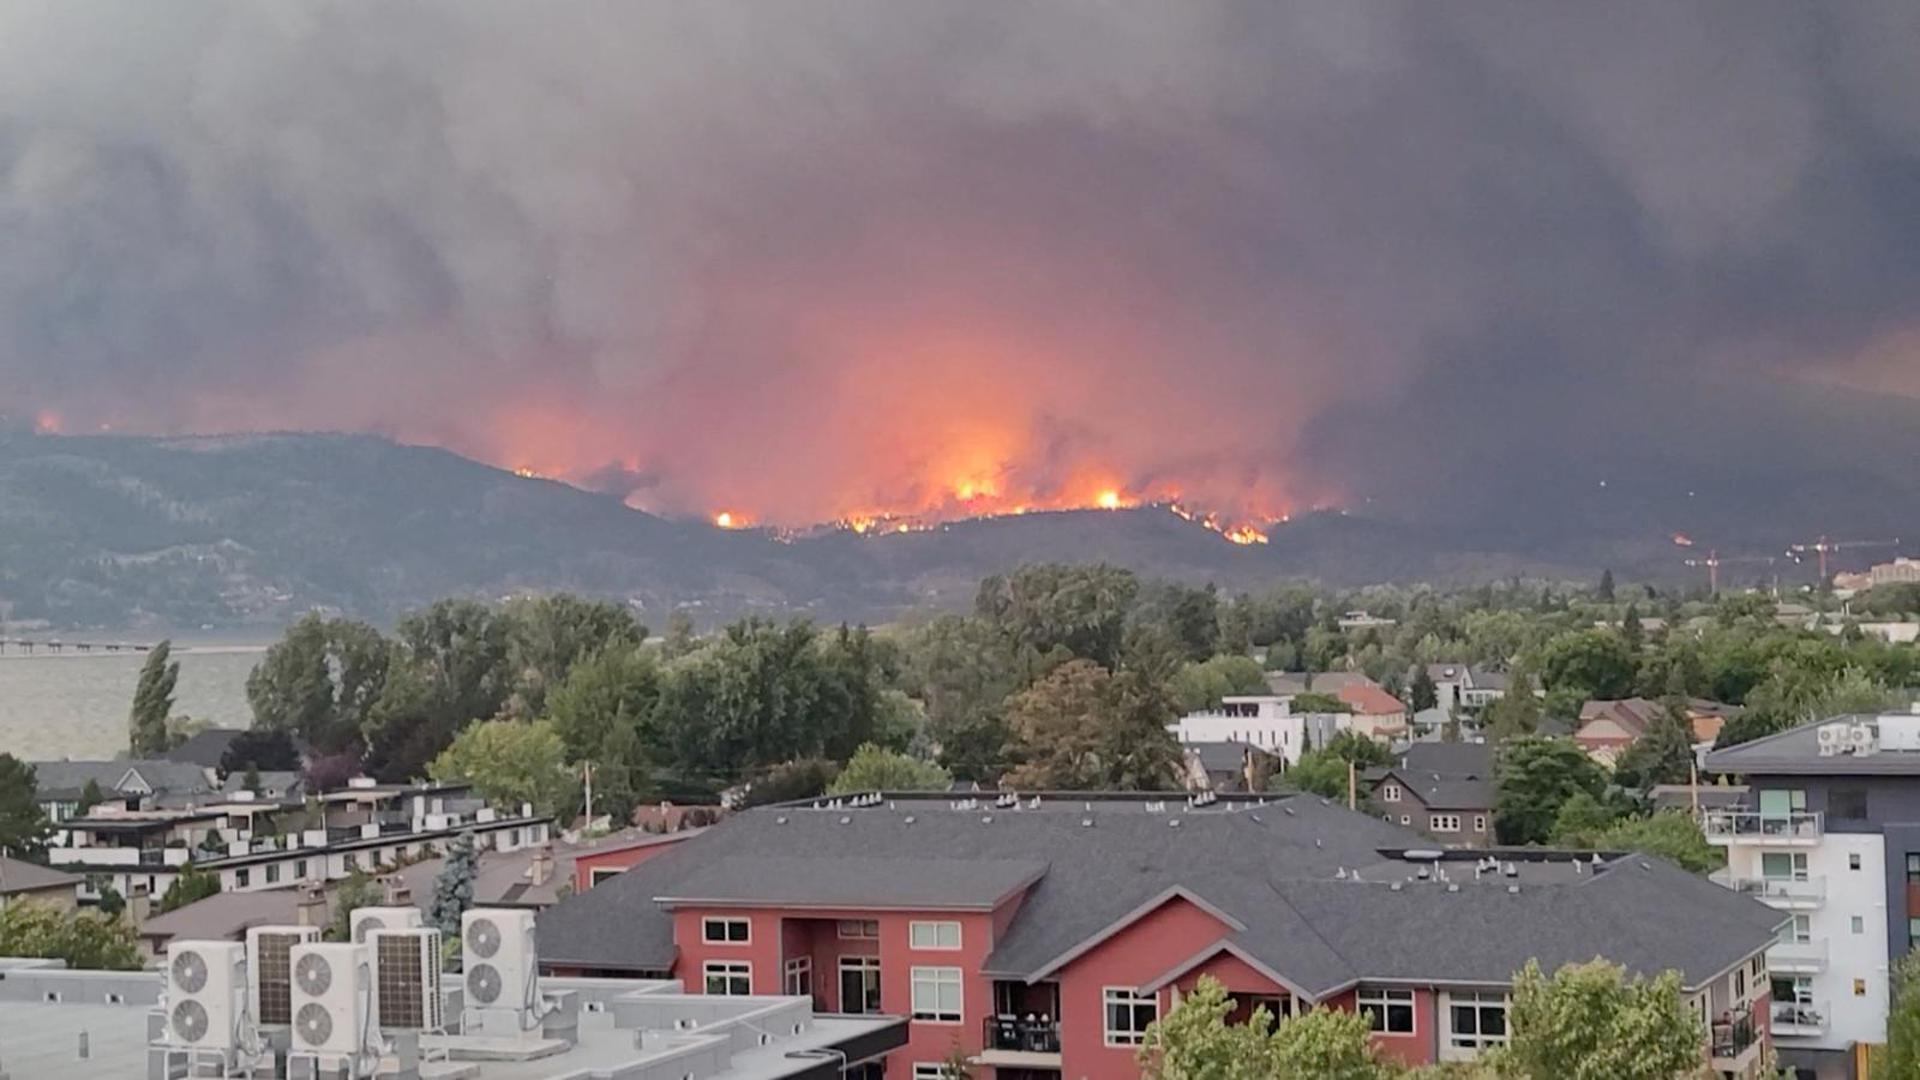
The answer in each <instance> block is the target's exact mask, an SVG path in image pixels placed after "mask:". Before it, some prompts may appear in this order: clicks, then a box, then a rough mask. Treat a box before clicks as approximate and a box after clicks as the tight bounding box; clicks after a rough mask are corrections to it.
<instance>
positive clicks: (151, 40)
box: [0, 0, 1920, 527]
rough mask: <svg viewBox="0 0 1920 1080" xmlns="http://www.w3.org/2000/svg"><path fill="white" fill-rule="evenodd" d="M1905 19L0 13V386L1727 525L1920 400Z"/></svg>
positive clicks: (1573, 7)
mask: <svg viewBox="0 0 1920 1080" xmlns="http://www.w3.org/2000/svg"><path fill="white" fill-rule="evenodd" d="M1917 46H1920V5H1916V4H1913V3H1911V2H1884V3H1882V2H1864V0H1863V2H1850V3H1846V4H1834V5H1809V4H1804V3H1755V2H1750V0H1742V2H1737V3H1687V4H1674V3H1669V2H1649V3H1614V4H1604V5H1601V4H1574V3H1542V2H1527V3H1512V4H1500V3H1489V2H1482V3H1455V4H1444V5H1442V4H1420V3H1411V2H1408V3H1399V4H1375V3H1363V2H1327V3H1288V4H1277V3H1273V2H1271V0H1261V2H1254V3H1210V2H1202V0H1182V2H1181V3H1177V4H1174V3H1165V2H1162V0H1141V2H1138V3H1123V2H1105V3H1093V2H1068V0H1051V2H1046V3H1032V4H1018V5H1016V4H988V3H974V2H962V0H948V2H944V3H929V2H915V0H876V2H872V3H852V2H835V0H809V2H805V3H798V2H783V0H758V2H755V3H736V2H727V0H701V2H699V3H691V4H689V3H678V4H675V3H638V2H578V0H550V2H547V3H542V4H528V3H519V2H515V3H489V2H475V0H460V2H440V3H430V2H416V3H408V4H386V5H369V4H347V3H310V4H300V5H292V4H271V5H269V4H257V3H202V2H194V0H177V2H173V3H167V4H154V3H151V2H146V0H126V2H114V0H95V2H90V3H85V4H73V3H59V2H52V0H41V2H33V0H0V410H4V411H6V412H7V413H9V414H10V415H11V416H12V417H13V418H14V421H15V422H16V423H31V422H33V421H34V419H35V418H38V419H39V420H40V421H42V422H44V423H46V424H47V425H49V426H58V427H59V428H60V429H61V430H65V431H92V430H97V429H99V428H100V427H101V426H102V425H110V426H111V428H112V429H113V430H115V431H155V432H172V431H218V430H247V429H278V428H314V429H318V428H327V429H333V428H338V429H352V430H370V431H378V432H384V433H388V434H392V435H395V436H397V437H400V438H403V439H407V440H410V441H420V442H433V443H441V444H445V445H448V446H451V447H453V448H455V449H458V450H461V451H463V452H467V453H471V454H474V455H476V456H480V457H483V458H486V459H488V460H491V461H494V462H496V463H499V464H502V465H506V466H509V467H511V466H526V467H529V468H534V469H538V470H541V471H544V472H549V473H564V474H566V475H569V476H573V477H576V478H588V479H589V480H590V482H593V483H596V484H601V485H604V486H610V487H614V488H617V489H618V490H620V491H623V492H626V491H631V492H632V495H631V497H630V501H632V502H634V503H635V504H636V505H641V506H645V507H648V508H653V509H660V510H666V511H673V512H699V513H711V512H713V511H715V510H717V509H722V508H738V509H739V510H741V511H742V512H743V513H748V514H752V515H755V516H757V517H759V518H761V519H771V520H782V521H790V522H799V521H808V520H817V519H820V518H825V517H831V516H834V515H836V514H841V513H848V512H864V511H871V510H883V509H903V510H911V509H922V508H927V507H934V506H946V507H948V508H952V507H953V506H955V505H956V504H957V503H958V501H959V500H960V499H961V497H962V495H963V494H964V492H962V491H961V490H960V489H961V488H962V487H963V486H978V487H979V488H980V489H981V490H983V491H992V492H996V493H997V494H996V495H994V496H992V497H991V498H989V499H987V502H988V503H990V504H991V505H994V506H1006V505H1012V504H1015V503H1021V504H1024V503H1029V502H1031V503H1033V504H1036V505H1038V504H1044V503H1047V502H1049V501H1068V502H1073V501H1079V502H1084V501H1086V500H1087V499H1088V497H1089V493H1091V492H1094V491H1098V490H1105V489H1107V488H1109V487H1111V488H1116V489H1120V490H1124V491H1126V492H1128V493H1130V494H1138V495H1142V496H1152V495H1165V494H1168V493H1171V492H1176V491H1177V492H1179V493H1181V494H1182V495H1183V496H1184V497H1186V498H1188V499H1189V500H1192V501H1196V502H1199V503H1202V504H1204V505H1209V506H1216V507H1220V508H1222V509H1226V510H1230V511H1236V512H1277V511H1279V510H1282V509H1294V508H1298V507H1302V506H1306V505H1312V504H1314V503H1317V502H1328V503H1339V504H1341V505H1351V506H1364V505H1369V504H1368V503H1367V502H1366V500H1368V499H1374V500H1376V502H1375V503H1374V504H1372V505H1380V506H1388V507H1395V508H1401V509H1406V510H1408V511H1410V512H1412V511H1419V512H1436V511H1439V510H1445V509H1451V510H1454V511H1458V512H1461V513H1474V514H1479V513H1485V512H1494V513H1497V514H1506V515H1520V516H1525V513H1526V510H1527V508H1528V507H1529V506H1533V505H1538V504H1539V503H1540V500H1543V499H1544V500H1548V501H1549V502H1551V501H1552V500H1553V499H1556V498H1562V497H1564V496H1565V493H1566V492H1569V491H1573V490H1580V491H1587V490H1589V489H1593V490H1597V489H1598V480H1599V479H1609V480H1610V484H1611V486H1610V487H1609V489H1608V490H1610V491H1614V492H1619V491H1622V490H1625V491H1628V492H1632V491H1635V490H1636V489H1642V490H1644V492H1645V498H1646V500H1648V502H1647V505H1649V506H1651V505H1653V504H1654V502H1655V501H1657V502H1658V509H1657V510H1646V513H1647V514H1648V515H1649V519H1650V520H1651V519H1653V518H1660V519H1661V520H1665V518H1664V517H1662V515H1666V516H1670V517H1672V518H1673V519H1674V520H1675V521H1676V522H1679V524H1677V525H1676V526H1675V527H1683V526H1685V525H1686V522H1684V521H1681V519H1682V518H1683V517H1684V516H1685V514H1686V508H1687V505H1688V504H1687V503H1686V502H1684V501H1678V500H1683V499H1685V498H1687V496H1685V495H1684V494H1683V493H1682V491H1681V489H1682V488H1686V487H1689V486H1693V487H1698V486H1716V487H1717V490H1720V491H1721V492H1723V493H1729V495H1728V497H1729V499H1730V500H1731V505H1734V506H1739V505H1748V504H1750V502H1751V500H1752V498H1754V497H1755V495H1756V494H1757V493H1764V492H1767V491H1769V490H1772V489H1774V487H1775V485H1780V484H1788V485H1802V484H1808V485H1813V486H1814V487H1818V486H1820V484H1821V482H1822V481H1821V480H1820V477H1822V476H1826V477H1829V478H1831V477H1832V475H1833V474H1832V471H1831V470H1832V469H1834V468H1837V467H1839V465H1838V464H1836V463H1834V462H1832V461H1829V460H1828V458H1830V457H1832V456H1833V455H1835V454H1838V453H1842V451H1844V457H1845V458H1846V459H1847V460H1848V461H1854V460H1856V459H1858V458H1860V457H1862V456H1864V457H1873V456H1875V451H1876V450H1879V451H1881V452H1882V453H1891V454H1893V455H1894V456H1896V457H1897V456H1898V455H1899V454H1902V453H1904V452H1905V451H1906V450H1907V449H1908V448H1911V447H1913V446H1914V441H1913V440H1912V439H1911V438H1908V439H1907V440H1906V441H1905V442H1875V441H1874V439H1873V438H1872V437H1869V435H1863V433H1861V432H1859V431H1853V432H1850V433H1849V437H1851V438H1854V439H1855V440H1864V441H1856V442H1846V441H1845V440H1840V442H1841V443H1844V446H1839V449H1836V446H1838V445H1839V444H1837V443H1836V440H1835V439H1834V438H1833V437H1831V433H1830V432H1825V431H1822V430H1821V429H1820V428H1819V427H1818V426H1817V425H1816V423H1815V422H1814V421H1811V420H1808V419H1807V416H1808V415H1809V414H1808V413H1806V412H1805V410H1806V409H1826V410H1831V411H1830V412H1823V413H1819V414H1818V415H1819V416H1821V417H1832V416H1842V417H1847V416H1853V415H1855V414H1854V413H1853V412H1852V411H1850V410H1852V409H1854V408H1855V407H1856V404H1855V403H1854V402H1853V401H1852V400H1851V399H1850V398H1849V397H1848V396H1846V395H1842V394H1839V393H1838V391H1836V390H1835V389H1833V388H1835V387H1844V388H1848V390H1849V391H1854V392H1861V393H1863V394H1865V395H1882V396H1904V399H1911V398H1912V397H1913V396H1916V395H1920V303H1917V302H1916V301H1917V300H1920V65H1916V64H1915V63H1914V62H1913V56H1914V54H1915V50H1916V47H1917ZM1703 406H1704V408H1703ZM1703 412H1705V413H1711V414H1714V415H1715V416H1716V418H1717V419H1718V421H1719V422H1720V423H1724V422H1725V418H1726V416H1727V415H1728V414H1729V413H1732V414H1734V415H1740V416H1746V417H1759V418H1760V420H1758V421H1756V422H1755V423H1754V424H1751V425H1747V426H1748V427H1757V428H1759V429H1761V430H1760V432H1759V433H1756V432H1754V431H1751V430H1749V431H1745V432H1742V433H1737V434H1729V435H1726V436H1724V437H1723V436H1721V435H1719V434H1717V433H1716V434H1715V436H1714V437H1713V438H1711V439H1703V438H1702V433H1701V432H1700V431H1699V430H1697V429H1695V428H1693V427H1692V426H1691V425H1693V424H1696V423H1698V422H1699V419H1700V416H1701V414H1702V413H1703ZM1914 415H1915V414H1914V413H1913V412H1912V411H1904V412H1903V411H1897V410H1896V411H1894V412H1891V413H1888V414H1887V417H1888V419H1887V420H1886V423H1887V424H1888V425H1889V426H1890V427H1893V428H1899V427H1900V426H1901V424H1902V422H1903V421H1910V420H1911V418H1912V417H1913V416H1914ZM1716 426H1717V424H1716ZM1728 426H1729V427H1740V426H1742V425H1739V424H1731V425H1728ZM1850 426H1854V427H1858V425H1857V424H1854V425H1850ZM1907 433H1908V435H1911V434H1912V432H1911V425H1910V424H1909V425H1908V431H1907ZM1676 443H1682V444H1685V445H1684V446H1676V445H1675V444H1676ZM1669 451H1671V453H1669ZM1823 455H1825V456H1824V457H1823ZM1809 462H1812V463H1813V464H1809ZM1882 464H1884V463H1882ZM1895 464H1898V462H1897V461H1896V462H1895ZM1908 465H1909V466H1910V465H1911V462H1908ZM1607 473H1614V474H1617V475H1614V476H1612V477H1608V476H1606V475H1605V474H1607ZM1596 474H1598V475H1597V477H1596ZM1734 493H1737V496H1736V494H1734ZM1608 497H1609V498H1626V497H1628V496H1625V495H1617V494H1616V495H1610V496H1608ZM1656 497H1657V498H1656ZM1556 505H1557V504H1556ZM1607 505H1611V504H1607ZM1643 509H1644V507H1643ZM1723 509H1724V508H1723Z"/></svg>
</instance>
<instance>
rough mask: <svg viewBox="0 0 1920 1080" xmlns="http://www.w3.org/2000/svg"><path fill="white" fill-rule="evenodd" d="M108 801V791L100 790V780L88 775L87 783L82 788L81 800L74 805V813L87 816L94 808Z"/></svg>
mask: <svg viewBox="0 0 1920 1080" xmlns="http://www.w3.org/2000/svg"><path fill="white" fill-rule="evenodd" d="M106 801H107V793H106V792H104V791H101V790H100V781H98V780H95V779H94V778H93V777H91V776H89V777H87V784H86V786H85V787H83V788H81V789H80V801H79V802H78V803H76V804H75V805H74V813H75V814H77V815H79V816H80V817H86V816H87V815H88V814H91V813H93V808H94V807H96V806H99V805H100V804H101V803H103V802H106Z"/></svg>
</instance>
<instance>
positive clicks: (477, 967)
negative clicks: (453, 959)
mask: <svg viewBox="0 0 1920 1080" xmlns="http://www.w3.org/2000/svg"><path fill="white" fill-rule="evenodd" d="M460 959H461V961H462V964H461V970H462V971H464V972H465V973H466V991H467V993H466V1005H467V1008H469V1009H479V1010H482V1011H485V1012H507V1011H529V1012H530V1011H531V1010H532V1009H533V1007H534V1004H535V998H536V984H535V979H536V977H537V976H538V974H539V971H538V967H539V954H538V953H537V952H536V950H535V947H534V939H533V912H531V911H522V910H519V909H516V908H474V909H472V910H469V911H467V912H465V913H464V914H462V915H461V916H460ZM523 1023H524V1021H523Z"/></svg>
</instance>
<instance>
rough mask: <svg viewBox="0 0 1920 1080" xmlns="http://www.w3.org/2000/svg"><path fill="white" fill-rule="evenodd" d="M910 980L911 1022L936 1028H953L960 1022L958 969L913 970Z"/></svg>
mask: <svg viewBox="0 0 1920 1080" xmlns="http://www.w3.org/2000/svg"><path fill="white" fill-rule="evenodd" d="M910 974H911V976H912V979H913V1018H914V1019H915V1020H929V1021H932V1022H934V1023H937V1024H957V1023H959V1022H960V1019H961V1007H960V996H961V993H960V969H959V968H957V967H916V968H913V969H912V970H911V972H910Z"/></svg>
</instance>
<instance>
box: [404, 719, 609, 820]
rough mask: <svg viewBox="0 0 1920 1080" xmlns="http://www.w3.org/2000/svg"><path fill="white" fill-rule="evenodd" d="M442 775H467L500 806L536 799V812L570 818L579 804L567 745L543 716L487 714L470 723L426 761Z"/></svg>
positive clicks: (445, 777)
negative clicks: (499, 717)
mask: <svg viewBox="0 0 1920 1080" xmlns="http://www.w3.org/2000/svg"><path fill="white" fill-rule="evenodd" d="M427 775H428V776H431V777H432V778H433V779H435V780H439V781H443V782H444V781H452V780H465V781H467V782H469V783H471V784H473V788H474V790H475V791H477V792H479V793H480V796H481V797H482V798H484V799H486V800H487V802H489V803H491V804H493V805H494V806H496V807H501V808H507V809H511V808H514V807H517V806H519V805H520V804H521V803H523V802H524V803H532V804H533V808H534V812H535V813H537V814H541V815H543V816H550V817H559V818H565V817H567V816H569V815H571V814H572V812H573V810H574V809H575V808H576V807H577V805H578V796H579V792H578V788H577V786H576V784H575V783H574V777H573V773H572V771H571V770H569V769H568V768H567V757H566V746H565V745H564V744H563V743H562V742H561V741H560V736H559V735H556V734H555V733H554V730H553V725H552V724H550V723H548V722H547V721H544V720H541V721H536V722H533V723H521V722H518V721H514V720H487V721H484V722H482V723H478V724H474V725H472V726H471V727H468V728H466V729H465V730H463V731H462V732H460V734H459V735H457V736H455V737H454V740H453V745H451V746H449V747H447V748H446V749H445V750H443V751H441V752H440V756H439V757H437V758H434V759H433V762H432V764H430V765H428V766H427Z"/></svg>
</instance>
